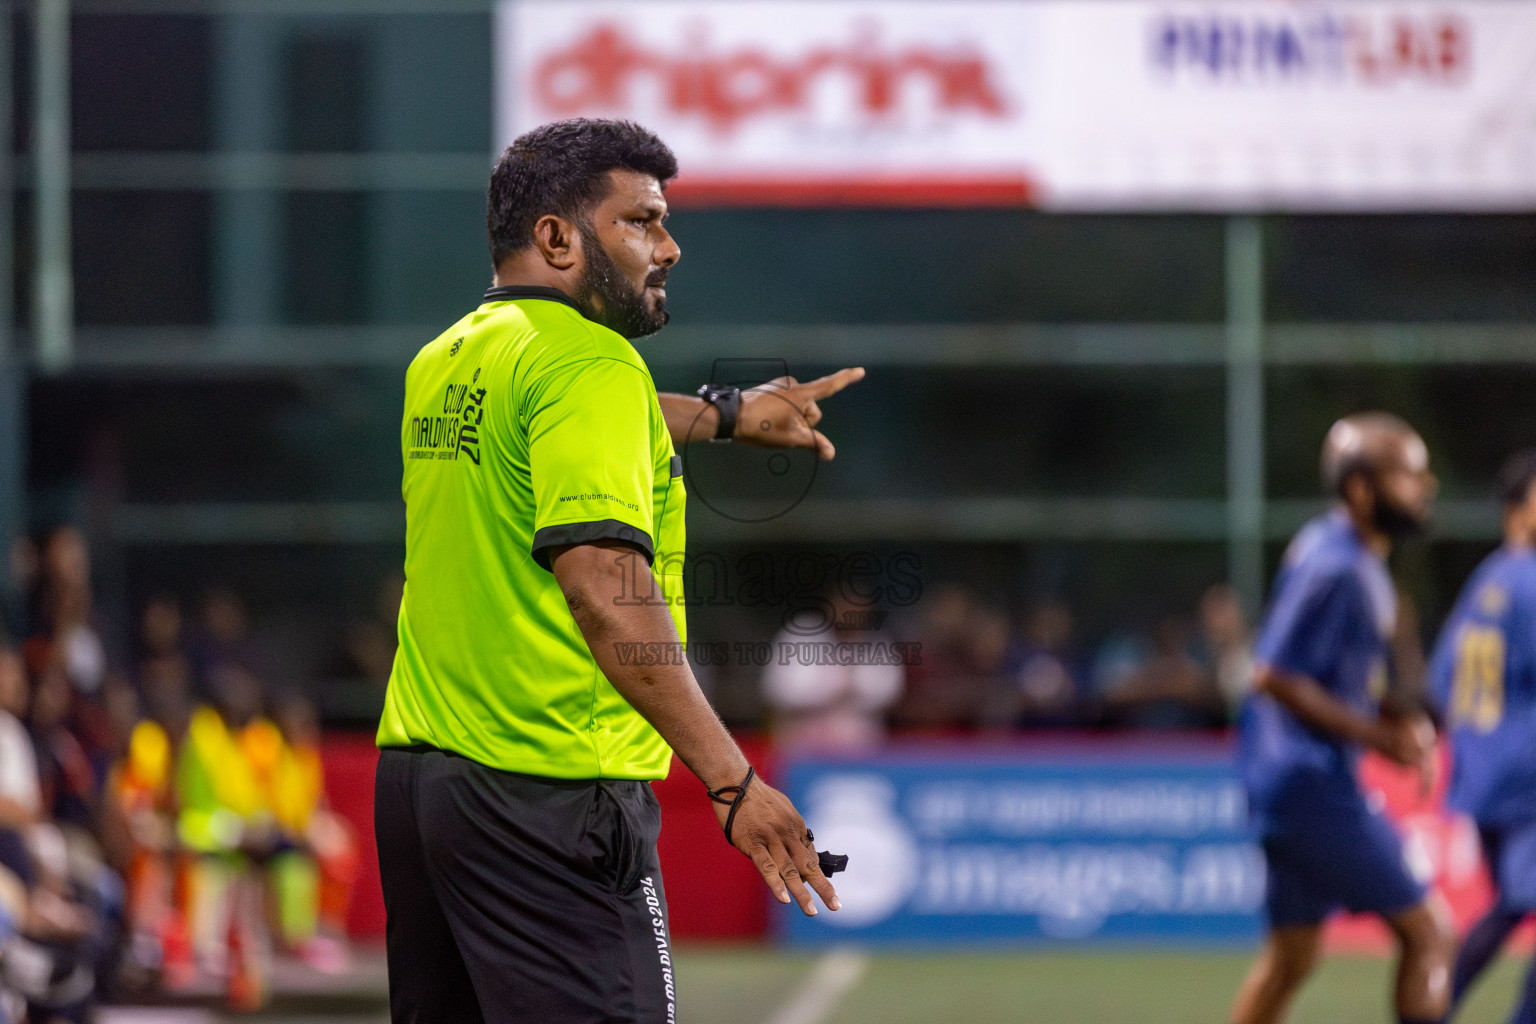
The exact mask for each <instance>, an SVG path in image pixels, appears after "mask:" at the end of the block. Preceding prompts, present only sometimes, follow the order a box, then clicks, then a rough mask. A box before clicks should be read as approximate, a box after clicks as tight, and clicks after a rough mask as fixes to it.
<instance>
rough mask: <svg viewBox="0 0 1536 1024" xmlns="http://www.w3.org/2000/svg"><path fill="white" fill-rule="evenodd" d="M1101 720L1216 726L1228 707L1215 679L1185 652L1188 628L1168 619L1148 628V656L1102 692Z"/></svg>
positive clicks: (1147, 725)
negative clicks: (1149, 636) (1222, 699)
mask: <svg viewBox="0 0 1536 1024" xmlns="http://www.w3.org/2000/svg"><path fill="white" fill-rule="evenodd" d="M1103 700H1104V721H1105V724H1107V725H1111V726H1132V727H1136V728H1144V729H1178V728H1198V727H1202V726H1215V725H1220V724H1222V723H1223V722H1224V721H1225V720H1226V709H1225V706H1224V705H1223V704H1222V701H1221V694H1220V693H1219V692H1218V691H1217V689H1216V681H1215V678H1214V677H1213V676H1212V675H1211V674H1210V673H1209V672H1207V671H1206V670H1205V668H1204V667H1203V666H1201V664H1200V663H1199V662H1198V661H1196V660H1195V659H1194V658H1193V657H1192V656H1191V655H1190V653H1189V627H1188V625H1187V624H1186V623H1185V622H1184V621H1183V620H1182V619H1179V618H1174V617H1170V618H1166V619H1163V620H1162V621H1161V622H1159V623H1158V624H1157V626H1156V628H1154V629H1153V631H1152V650H1151V654H1150V656H1149V657H1148V658H1147V659H1146V661H1144V662H1143V663H1142V664H1141V665H1140V666H1138V667H1136V668H1135V669H1133V670H1131V671H1130V672H1129V673H1127V674H1125V675H1124V676H1123V677H1122V678H1121V681H1120V682H1119V683H1118V685H1114V686H1112V687H1111V688H1110V689H1108V690H1107V691H1106V692H1104V693H1103Z"/></svg>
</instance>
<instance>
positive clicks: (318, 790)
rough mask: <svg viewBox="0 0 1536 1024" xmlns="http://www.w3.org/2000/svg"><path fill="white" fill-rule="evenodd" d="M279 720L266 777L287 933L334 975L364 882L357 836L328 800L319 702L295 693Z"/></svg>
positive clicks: (276, 881) (275, 876)
mask: <svg viewBox="0 0 1536 1024" xmlns="http://www.w3.org/2000/svg"><path fill="white" fill-rule="evenodd" d="M273 717H274V721H275V724H276V726H277V729H278V732H279V747H278V749H277V757H276V758H275V759H274V761H273V764H272V768H271V770H270V772H269V773H268V774H267V776H266V778H267V782H268V785H269V787H270V792H271V802H272V807H273V813H274V816H275V817H276V819H277V824H278V828H279V829H280V831H281V833H282V836H283V841H282V848H281V850H280V852H279V854H278V855H277V856H276V857H275V858H274V859H273V862H272V866H271V871H270V877H271V879H272V885H273V889H274V891H275V893H276V895H277V906H278V915H279V926H280V933H281V935H282V938H283V943H284V945H285V946H286V947H287V948H288V949H290V950H292V951H294V952H296V953H298V954H299V955H300V956H301V957H303V959H304V960H305V961H306V962H307V963H309V964H310V966H312V967H315V968H318V969H319V970H322V971H326V972H328V973H335V972H338V971H341V970H344V969H345V968H346V966H347V964H348V960H349V957H348V954H347V946H346V917H347V909H348V907H349V905H350V904H351V899H352V886H353V884H354V883H355V882H356V880H357V870H358V849H357V840H356V837H355V836H354V835H353V834H352V829H351V827H350V826H349V825H348V824H347V823H346V822H345V821H344V820H343V819H342V818H340V817H339V816H337V815H335V814H333V813H331V810H330V807H329V805H328V804H327V802H326V799H325V777H324V773H323V772H322V770H321V764H320V724H319V719H318V717H317V715H316V712H315V706H314V703H313V702H312V701H310V700H308V699H307V698H304V697H301V696H298V695H296V694H295V695H289V696H287V697H286V698H284V699H283V700H282V701H280V702H279V703H278V704H277V706H276V708H275V710H274V716H273Z"/></svg>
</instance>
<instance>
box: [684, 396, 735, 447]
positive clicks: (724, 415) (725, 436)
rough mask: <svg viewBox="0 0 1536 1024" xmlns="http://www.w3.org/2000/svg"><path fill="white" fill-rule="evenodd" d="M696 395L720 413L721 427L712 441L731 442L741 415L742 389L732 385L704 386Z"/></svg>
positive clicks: (716, 429)
mask: <svg viewBox="0 0 1536 1024" xmlns="http://www.w3.org/2000/svg"><path fill="white" fill-rule="evenodd" d="M694 394H696V395H698V396H699V397H700V398H702V399H704V401H706V402H708V403H709V404H710V405H712V406H714V407H715V409H716V410H718V411H719V413H720V425H719V426H717V427H716V428H715V436H714V437H713V438H712V440H715V441H729V440H730V439H731V438H733V437H735V436H736V418H737V416H738V415H739V414H740V413H741V388H738V387H735V386H733V385H730V384H704V385H702V386H700V388H699V390H697V391H695V392H694Z"/></svg>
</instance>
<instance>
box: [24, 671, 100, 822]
mask: <svg viewBox="0 0 1536 1024" xmlns="http://www.w3.org/2000/svg"><path fill="white" fill-rule="evenodd" d="M33 651H40V652H41V654H42V660H41V662H37V661H34V662H33V664H32V665H29V666H28V667H29V668H32V669H33V670H34V674H33V678H34V689H33V693H32V703H31V715H30V721H29V725H30V726H31V729H32V739H33V742H34V743H35V744H36V746H37V761H38V778H39V781H40V783H41V788H42V797H43V810H44V813H45V815H46V816H48V817H50V818H52V819H53V820H54V821H58V822H61V823H64V824H69V825H73V826H75V827H76V828H79V829H81V830H83V831H86V832H91V831H93V830H94V829H95V828H96V825H97V811H98V809H99V807H98V803H97V795H98V791H97V781H96V772H95V768H94V766H93V765H92V763H91V758H90V755H89V753H88V751H87V750H86V747H85V745H84V744H83V743H81V742H80V738H79V737H78V736H77V735H76V733H75V730H74V729H73V728H72V725H71V721H70V717H71V710H72V706H73V704H74V703H75V699H76V694H75V691H74V688H73V687H72V686H71V685H70V681H69V676H68V674H67V672H66V670H65V667H64V665H65V661H64V656H63V655H62V654H61V653H60V652H58V651H57V650H56V649H53V648H47V647H43V648H37V647H34V648H33Z"/></svg>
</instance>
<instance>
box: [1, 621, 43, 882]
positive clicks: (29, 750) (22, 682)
mask: <svg viewBox="0 0 1536 1024" xmlns="http://www.w3.org/2000/svg"><path fill="white" fill-rule="evenodd" d="M26 709H27V676H26V670H25V668H24V667H23V664H22V660H21V656H20V655H18V654H17V653H16V652H15V651H12V650H9V649H0V864H4V865H5V866H7V867H8V868H9V869H10V870H11V871H13V872H15V873H16V874H17V875H19V876H20V877H21V878H22V879H24V880H25V879H30V878H31V877H32V872H31V870H30V868H31V859H30V857H29V856H28V855H27V854H26V852H25V851H26V838H25V834H26V830H27V829H28V828H29V827H30V826H32V825H34V824H36V823H37V822H39V821H41V820H42V814H43V794H42V789H41V787H40V786H39V784H38V779H37V752H36V751H35V750H34V749H33V747H32V738H31V737H30V736H28V735H27V729H26V726H24V725H22V723H21V716H23V715H25V714H26Z"/></svg>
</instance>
